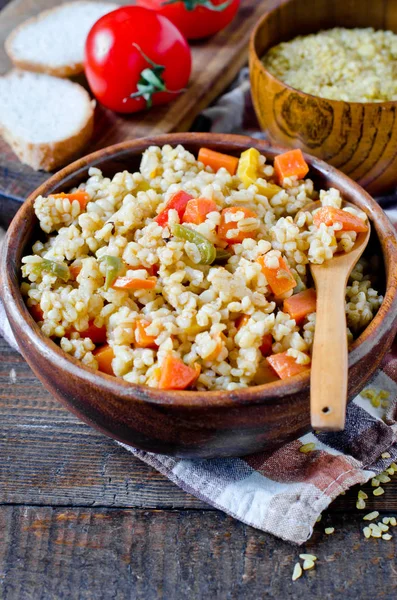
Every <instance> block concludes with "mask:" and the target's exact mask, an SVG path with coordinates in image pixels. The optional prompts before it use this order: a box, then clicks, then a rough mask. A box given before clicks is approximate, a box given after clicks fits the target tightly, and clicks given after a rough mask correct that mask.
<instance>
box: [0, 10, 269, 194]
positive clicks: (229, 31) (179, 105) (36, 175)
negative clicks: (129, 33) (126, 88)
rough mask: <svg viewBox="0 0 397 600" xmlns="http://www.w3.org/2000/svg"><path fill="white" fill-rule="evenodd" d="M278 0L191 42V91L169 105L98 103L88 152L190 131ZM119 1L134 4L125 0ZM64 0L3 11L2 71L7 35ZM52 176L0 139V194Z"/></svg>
mask: <svg viewBox="0 0 397 600" xmlns="http://www.w3.org/2000/svg"><path fill="white" fill-rule="evenodd" d="M277 2H278V0H244V2H242V3H241V8H240V11H239V13H238V15H237V17H236V18H235V19H234V21H233V22H232V23H231V24H230V25H229V26H228V27H227V28H226V29H224V30H223V31H221V32H219V33H218V34H216V35H215V36H213V37H211V38H209V39H208V40H205V41H203V42H195V43H194V44H193V45H192V55H193V72H192V77H191V81H190V84H189V86H188V89H187V91H186V92H185V93H184V94H182V95H181V96H179V97H178V98H177V99H175V101H174V102H172V103H171V104H169V105H166V106H162V107H155V108H153V109H152V110H150V111H147V112H141V113H139V114H137V115H130V116H128V115H127V116H122V115H117V114H116V113H113V112H112V111H110V110H106V109H104V108H103V107H101V106H99V105H98V106H97V109H96V114H95V119H96V121H95V123H96V124H95V130H94V136H93V139H92V140H91V142H90V144H89V146H88V147H87V149H86V150H87V152H86V153H88V152H92V151H93V150H97V149H99V148H103V147H104V146H108V145H110V144H114V143H117V142H121V141H123V140H126V139H131V138H134V137H142V136H145V135H153V134H158V133H167V132H170V131H187V130H188V129H189V128H190V126H191V125H192V123H193V121H194V119H195V118H196V116H197V115H198V114H199V113H200V111H201V110H202V109H203V108H205V107H206V106H208V105H209V104H210V103H211V102H212V101H213V100H214V99H215V98H217V96H219V95H220V94H221V92H222V91H223V90H225V88H226V87H227V86H228V85H229V84H230V83H231V82H232V81H233V79H234V78H235V76H236V75H237V73H238V72H239V70H240V69H241V67H242V66H243V65H244V64H245V63H246V62H247V60H248V40H249V36H250V32H251V30H252V28H253V26H254V24H255V23H256V22H257V20H258V19H259V17H260V16H261V15H262V14H263V13H264V12H265V11H266V10H267V9H268V8H269V7H272V6H273V5H275V4H276V3H277ZM119 3H120V4H131V0H121V1H120V2H119ZM56 4H60V2H57V1H56V0H13V1H12V2H10V3H9V4H8V5H7V6H6V8H4V9H3V11H2V13H1V15H0V74H1V73H4V72H6V71H8V69H9V68H10V63H9V60H8V58H7V56H6V55H5V52H4V49H3V42H4V40H5V38H6V37H7V35H8V33H9V32H10V31H11V30H12V29H13V28H14V27H15V26H16V25H17V24H19V23H20V22H22V21H23V20H25V19H26V18H27V17H29V16H31V15H34V14H37V13H38V12H40V11H41V10H43V9H46V8H49V7H52V6H54V5H56ZM47 177H48V175H47V174H45V173H43V172H34V171H33V170H32V169H31V168H30V167H27V166H26V165H22V164H21V163H20V162H19V160H18V159H17V158H16V156H15V155H14V154H13V152H12V151H11V150H10V148H9V147H8V145H7V144H6V143H5V142H4V141H1V140H0V194H1V193H2V194H3V195H5V196H13V197H15V198H18V199H24V198H26V196H27V195H28V194H29V193H30V192H32V191H33V190H34V189H35V188H36V187H37V186H38V185H39V184H40V183H41V182H43V181H44V180H45V179H46V178H47Z"/></svg>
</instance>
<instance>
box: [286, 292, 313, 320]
mask: <svg viewBox="0 0 397 600" xmlns="http://www.w3.org/2000/svg"><path fill="white" fill-rule="evenodd" d="M316 301H317V294H316V290H315V289H313V288H309V289H308V290H303V292H299V294H295V295H294V296H290V298H287V299H286V300H284V304H283V311H284V312H286V313H288V314H289V316H290V317H291V319H295V322H296V324H297V325H300V324H301V323H302V321H303V320H304V319H305V317H307V315H310V313H314V312H316Z"/></svg>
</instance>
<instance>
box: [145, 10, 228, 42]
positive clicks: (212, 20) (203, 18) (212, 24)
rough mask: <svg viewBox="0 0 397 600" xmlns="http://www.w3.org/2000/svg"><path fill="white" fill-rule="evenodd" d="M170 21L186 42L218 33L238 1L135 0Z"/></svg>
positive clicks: (226, 22) (226, 23) (224, 25)
mask: <svg viewBox="0 0 397 600" xmlns="http://www.w3.org/2000/svg"><path fill="white" fill-rule="evenodd" d="M137 4H138V5H139V6H145V7H146V8H151V9H153V10H155V11H157V12H159V13H160V14H161V15H164V17H167V19H169V20H170V21H172V22H173V23H174V24H175V25H176V26H177V27H178V29H179V30H180V31H182V33H183V34H184V35H185V36H186V37H187V38H188V40H196V39H200V38H204V37H208V36H209V35H213V34H214V33H217V31H220V30H221V29H223V28H224V27H226V25H228V24H229V23H230V21H232V20H233V19H234V17H235V15H236V12H237V10H238V7H239V4H240V0H137Z"/></svg>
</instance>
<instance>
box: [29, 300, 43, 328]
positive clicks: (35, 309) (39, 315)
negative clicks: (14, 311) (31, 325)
mask: <svg viewBox="0 0 397 600" xmlns="http://www.w3.org/2000/svg"><path fill="white" fill-rule="evenodd" d="M29 312H30V314H31V315H32V317H33V318H34V320H35V321H36V323H38V322H39V321H42V320H43V319H44V314H43V311H42V310H41V307H40V304H34V306H29Z"/></svg>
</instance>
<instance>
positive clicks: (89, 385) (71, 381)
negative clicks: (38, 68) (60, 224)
mask: <svg viewBox="0 0 397 600" xmlns="http://www.w3.org/2000/svg"><path fill="white" fill-rule="evenodd" d="M165 143H168V144H172V145H175V144H179V143H180V144H183V145H184V146H185V147H186V148H187V149H188V150H190V151H192V152H194V153H196V154H197V152H198V150H199V148H200V147H201V146H207V147H210V148H213V149H215V150H218V151H221V152H228V153H231V154H235V155H237V156H238V155H239V154H240V153H241V152H242V151H243V150H245V149H246V148H247V147H249V146H254V147H256V148H257V149H258V150H260V151H261V152H262V153H263V154H264V155H265V156H266V157H267V158H269V159H270V160H272V159H273V157H274V156H275V155H276V154H278V153H279V152H280V149H276V148H272V147H270V146H269V145H268V144H267V143H266V142H261V141H258V140H253V139H250V138H248V137H242V136H227V135H211V134H189V133H186V134H184V133H180V134H179V133H178V134H172V135H166V136H161V137H155V138H147V139H140V140H136V141H131V142H125V143H122V144H119V145H117V146H111V147H110V148H105V149H104V150H100V151H99V152H95V153H94V154H91V155H89V156H87V157H85V158H82V159H80V160H78V161H76V162H75V163H73V164H71V165H70V166H68V167H66V168H65V169H63V170H62V171H60V172H59V173H57V174H56V175H54V176H53V177H51V178H50V179H49V180H48V181H47V182H46V183H44V184H43V185H42V186H41V187H40V188H38V189H37V190H36V191H35V192H34V193H33V194H32V195H31V196H30V197H29V198H28V200H27V201H26V202H25V204H24V205H23V206H22V207H21V209H20V210H19V212H18V213H17V215H16V217H15V218H14V220H13V222H12V224H11V226H10V229H9V232H8V236H7V238H6V242H5V248H4V250H3V254H2V263H1V271H0V273H1V277H2V281H3V285H2V296H3V300H4V304H5V308H6V311H7V314H8V317H9V319H10V323H11V327H12V329H13V331H14V333H15V336H16V338H17V340H18V343H19V346H20V349H21V352H22V353H23V355H24V357H25V358H26V360H27V362H28V363H29V365H30V366H31V367H32V369H33V371H34V373H35V374H36V375H37V377H39V379H41V381H42V382H43V384H44V385H45V387H46V388H47V389H48V390H49V391H50V392H51V393H52V394H53V395H54V396H55V397H56V398H58V399H59V400H60V401H61V402H62V403H63V404H64V405H65V406H66V407H67V408H68V409H70V410H71V411H72V412H74V413H75V414H76V415H77V416H78V417H79V418H81V419H82V420H83V421H85V422H86V423H88V424H90V425H92V426H94V427H96V428H97V429H99V430H100V431H102V432H103V433H105V434H107V435H109V436H111V437H113V438H115V439H117V440H121V441H123V442H125V443H127V444H130V445H133V446H137V447H139V448H143V449H145V450H150V451H152V452H161V453H164V454H173V455H176V456H184V457H220V456H232V455H244V454H249V453H252V452H256V451H259V450H262V449H264V448H274V447H275V446H277V445H280V444H282V443H283V442H285V441H286V440H289V439H292V438H296V437H297V436H299V435H301V434H303V433H305V432H307V431H308V430H309V429H310V425H309V423H310V417H309V376H308V374H303V375H299V376H297V377H294V378H291V379H290V380H287V381H278V382H275V383H271V384H266V385H261V386H258V387H251V388H247V389H242V390H238V391H233V392H226V391H225V392H222V391H219V392H214V391H211V392H185V391H184V392H179V391H160V390H156V389H152V388H148V387H143V386H137V385H132V384H128V383H127V382H125V381H124V380H123V379H116V378H114V377H110V376H107V375H104V374H101V373H98V372H95V371H93V370H92V369H90V368H87V367H84V366H83V365H82V364H81V363H80V362H78V361H77V360H75V359H74V358H72V357H71V356H69V355H67V354H65V353H64V352H63V351H62V350H61V349H60V348H59V347H58V346H57V345H56V344H55V343H54V342H53V341H52V340H50V339H48V338H46V337H44V336H43V335H42V334H41V332H40V330H39V328H38V326H37V325H36V323H35V322H34V321H33V319H32V317H31V316H30V314H29V312H28V310H27V308H26V306H25V304H24V301H23V298H22V296H21V293H20V291H19V285H20V264H21V257H22V256H23V255H24V254H26V253H28V252H29V251H30V244H31V242H32V240H33V238H34V239H36V238H35V236H36V235H37V219H36V217H35V215H34V212H33V207H32V205H33V201H34V199H35V198H36V196H38V195H39V194H43V195H48V194H49V193H54V192H60V191H65V190H68V189H69V188H70V187H72V186H74V185H77V184H79V183H80V182H81V181H83V180H85V179H86V178H87V170H88V167H90V166H96V167H99V168H100V169H102V170H103V172H104V173H105V174H106V175H108V176H112V175H113V174H114V173H115V172H117V171H120V170H122V169H130V170H131V169H132V170H133V169H136V168H137V167H138V164H139V161H140V157H141V154H142V151H143V150H145V149H146V148H147V147H148V146H150V145H153V144H155V145H162V144H165ZM307 161H308V163H309V164H310V176H311V177H312V178H313V179H314V180H315V184H316V185H318V186H323V187H329V186H333V187H336V188H339V189H340V190H341V192H342V194H343V196H344V197H345V199H346V200H348V201H350V202H353V203H354V204H356V205H357V206H359V207H360V208H361V209H362V210H364V211H365V212H366V213H367V214H368V216H369V218H370V219H371V221H372V228H373V236H372V243H373V251H374V252H378V253H380V254H381V255H382V257H383V261H382V262H383V264H384V277H383V280H384V281H383V283H382V284H381V285H383V288H384V289H383V290H382V291H384V292H385V300H384V302H383V304H382V306H381V308H380V310H379V312H378V313H377V315H376V317H375V318H374V320H373V321H372V322H371V324H370V325H369V326H368V327H367V329H366V330H365V331H364V332H363V334H362V335H361V336H360V338H359V339H358V340H357V341H356V342H355V343H354V345H353V347H352V350H351V352H350V355H349V397H350V398H351V397H352V396H354V395H355V394H357V393H358V392H359V391H360V390H361V389H362V387H363V386H364V384H365V382H366V381H367V380H368V379H369V378H370V377H371V375H372V374H373V372H374V371H375V369H376V368H377V367H378V365H379V363H380V361H381V359H382V357H383V356H384V354H385V353H386V351H387V350H388V349H389V347H390V345H391V343H392V340H393V337H394V335H395V332H396V329H397V320H396V314H397V291H396V290H397V264H396V256H397V241H396V237H395V234H394V231H393V228H392V226H391V224H390V222H389V221H388V219H387V218H386V216H385V214H384V213H383V211H382V209H381V208H380V207H379V206H378V205H377V204H376V202H374V200H372V198H371V197H370V196H369V195H368V194H367V193H366V192H364V191H363V190H362V189H361V188H360V187H359V186H358V185H357V184H356V183H354V182H352V181H351V180H350V179H349V178H348V177H346V176H345V175H343V174H342V173H339V172H338V171H336V170H335V169H333V168H332V167H329V166H328V165H326V164H325V163H323V162H322V161H320V160H318V159H316V158H310V157H307ZM382 270H383V267H382ZM330 360H332V357H330Z"/></svg>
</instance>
